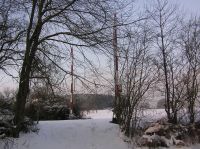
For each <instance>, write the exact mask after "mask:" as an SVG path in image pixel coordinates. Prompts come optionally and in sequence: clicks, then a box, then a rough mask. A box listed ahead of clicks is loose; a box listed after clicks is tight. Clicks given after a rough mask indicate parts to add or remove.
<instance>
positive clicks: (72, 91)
mask: <svg viewBox="0 0 200 149" xmlns="http://www.w3.org/2000/svg"><path fill="white" fill-rule="evenodd" d="M73 52H74V51H73V48H72V47H71V98H70V115H73V113H74V111H73V107H74V53H73Z"/></svg>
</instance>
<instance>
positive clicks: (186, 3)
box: [0, 0, 200, 90]
mask: <svg viewBox="0 0 200 149" xmlns="http://www.w3.org/2000/svg"><path fill="white" fill-rule="evenodd" d="M150 2H152V0H136V3H137V4H138V5H139V6H141V7H142V6H143V5H144V4H145V3H146V4H148V3H150ZM169 2H170V3H176V4H177V5H178V6H179V7H180V9H181V10H183V12H184V13H187V14H188V16H189V15H190V14H193V15H199V16H200V0H169ZM14 82H15V81H13V79H11V78H8V77H6V76H5V74H3V73H2V72H0V90H2V88H5V87H9V88H16V86H17V84H16V82H15V83H14Z"/></svg>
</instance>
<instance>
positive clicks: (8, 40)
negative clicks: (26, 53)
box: [0, 0, 23, 73]
mask: <svg viewBox="0 0 200 149" xmlns="http://www.w3.org/2000/svg"><path fill="white" fill-rule="evenodd" d="M14 5H15V2H14V1H13V0H2V1H1V2H0V69H1V70H3V71H4V72H5V73H8V71H7V67H8V66H13V65H16V64H18V62H17V60H21V57H20V54H21V53H22V50H20V48H19V46H20V41H21V37H22V35H23V28H22V25H21V23H20V22H19V21H18V20H17V19H16V18H14V16H13V15H14V13H15V12H16V11H17V8H16V7H15V6H14Z"/></svg>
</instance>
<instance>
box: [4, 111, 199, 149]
mask: <svg viewBox="0 0 200 149" xmlns="http://www.w3.org/2000/svg"><path fill="white" fill-rule="evenodd" d="M141 114H142V116H143V118H145V119H148V120H149V121H151V120H152V119H158V118H162V117H163V116H165V113H164V110H162V109H159V110H152V109H151V110H146V111H144V112H143V113H141ZM86 115H87V117H88V118H91V119H86V120H66V121H40V122H39V124H38V128H39V129H40V130H39V132H38V133H27V134H23V133H22V134H20V137H19V138H18V139H7V140H3V141H2V140H1V141H0V149H148V148H145V147H144V148H138V147H133V146H132V147H131V145H130V144H129V143H127V142H125V141H124V137H123V135H122V134H121V133H120V130H119V127H118V125H116V124H112V123H110V121H111V119H112V111H110V110H100V111H92V112H91V113H88V114H86ZM176 148H177V147H171V148H169V149H176ZM162 149H163V148H162ZM180 149H200V146H199V145H194V146H192V147H184V148H183V147H181V148H180Z"/></svg>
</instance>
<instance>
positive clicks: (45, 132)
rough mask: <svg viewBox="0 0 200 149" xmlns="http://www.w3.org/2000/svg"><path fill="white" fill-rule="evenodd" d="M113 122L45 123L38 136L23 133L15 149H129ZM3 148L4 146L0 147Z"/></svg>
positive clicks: (107, 120) (41, 126) (95, 120)
mask: <svg viewBox="0 0 200 149" xmlns="http://www.w3.org/2000/svg"><path fill="white" fill-rule="evenodd" d="M109 120H110V119H91V120H71V121H43V122H40V123H39V125H38V127H39V128H40V131H39V133H38V134H36V133H29V134H21V136H20V138H19V139H18V140H15V141H14V143H12V145H11V144H10V147H11V148H13V149H128V144H127V143H126V142H124V141H123V139H122V138H120V131H119V127H118V125H115V124H112V123H109ZM1 147H2V146H1V145H0V148H1ZM1 149H2V148H1Z"/></svg>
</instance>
